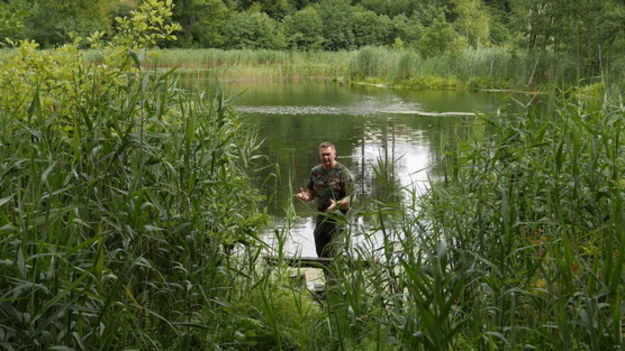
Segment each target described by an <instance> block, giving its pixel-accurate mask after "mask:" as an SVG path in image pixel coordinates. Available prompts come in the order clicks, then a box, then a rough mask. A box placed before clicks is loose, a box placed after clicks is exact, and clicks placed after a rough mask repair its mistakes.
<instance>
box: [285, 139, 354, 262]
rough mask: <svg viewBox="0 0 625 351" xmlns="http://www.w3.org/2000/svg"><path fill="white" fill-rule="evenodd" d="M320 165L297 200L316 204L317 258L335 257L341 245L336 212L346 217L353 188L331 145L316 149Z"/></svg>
mask: <svg viewBox="0 0 625 351" xmlns="http://www.w3.org/2000/svg"><path fill="white" fill-rule="evenodd" d="M318 150H319V161H321V163H320V164H319V165H317V166H315V167H313V169H311V171H310V175H309V176H308V184H307V185H306V189H305V190H304V189H302V188H300V191H299V193H297V194H296V196H297V197H298V198H300V199H302V200H304V201H313V200H315V201H316V202H317V210H318V211H319V214H318V215H317V218H316V221H315V247H316V249H317V256H319V257H334V256H335V255H336V254H337V253H338V248H339V244H340V238H339V237H338V234H339V232H340V231H341V230H342V228H341V225H340V223H339V221H338V220H337V215H338V213H336V211H337V210H338V211H339V212H340V213H342V214H343V215H345V214H346V213H347V211H348V209H349V205H350V202H351V191H352V187H353V180H352V175H351V173H350V172H349V170H348V169H347V168H346V167H345V166H344V165H342V164H341V163H339V162H337V161H336V147H335V146H334V144H332V143H330V142H323V143H321V144H320V145H319V149H318Z"/></svg>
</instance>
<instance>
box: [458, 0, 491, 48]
mask: <svg viewBox="0 0 625 351" xmlns="http://www.w3.org/2000/svg"><path fill="white" fill-rule="evenodd" d="M454 5H455V7H454V13H455V14H456V15H457V16H458V17H457V18H456V21H455V22H454V23H455V24H456V25H457V27H458V29H459V30H458V31H459V32H460V33H461V34H463V35H464V36H465V37H466V38H467V39H468V40H469V44H471V46H473V47H474V48H479V47H480V45H481V44H482V43H485V42H488V38H489V37H490V25H489V24H490V16H489V15H488V13H487V12H486V9H485V8H484V6H483V5H482V3H481V2H480V1H479V0H454Z"/></svg>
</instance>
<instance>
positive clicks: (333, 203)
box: [326, 199, 338, 212]
mask: <svg viewBox="0 0 625 351" xmlns="http://www.w3.org/2000/svg"><path fill="white" fill-rule="evenodd" d="M337 205H338V202H337V201H335V200H332V199H330V206H328V208H326V212H332V211H334V209H335V208H336V206H337Z"/></svg>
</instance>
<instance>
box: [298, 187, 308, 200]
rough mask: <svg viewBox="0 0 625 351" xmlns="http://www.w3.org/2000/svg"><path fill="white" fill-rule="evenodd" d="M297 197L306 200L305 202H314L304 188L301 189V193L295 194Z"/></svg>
mask: <svg viewBox="0 0 625 351" xmlns="http://www.w3.org/2000/svg"><path fill="white" fill-rule="evenodd" d="M295 196H297V197H298V198H300V199H302V200H304V201H310V200H312V196H310V193H309V192H308V191H306V190H304V188H299V193H297V194H295Z"/></svg>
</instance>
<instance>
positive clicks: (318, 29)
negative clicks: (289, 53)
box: [282, 7, 323, 50]
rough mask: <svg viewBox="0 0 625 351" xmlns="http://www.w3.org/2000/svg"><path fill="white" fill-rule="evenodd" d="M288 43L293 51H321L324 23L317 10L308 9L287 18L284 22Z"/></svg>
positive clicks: (283, 26)
mask: <svg viewBox="0 0 625 351" xmlns="http://www.w3.org/2000/svg"><path fill="white" fill-rule="evenodd" d="M282 28H283V31H284V35H285V37H286V42H287V44H288V46H289V47H290V48H293V49H305V50H307V49H313V50H315V49H320V48H321V45H322V43H323V35H322V33H323V22H322V21H321V17H320V16H319V13H318V12H317V10H315V9H314V8H313V7H307V8H305V9H303V10H300V11H297V12H296V13H295V14H293V15H292V16H287V17H286V18H285V19H284V21H283V22H282Z"/></svg>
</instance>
